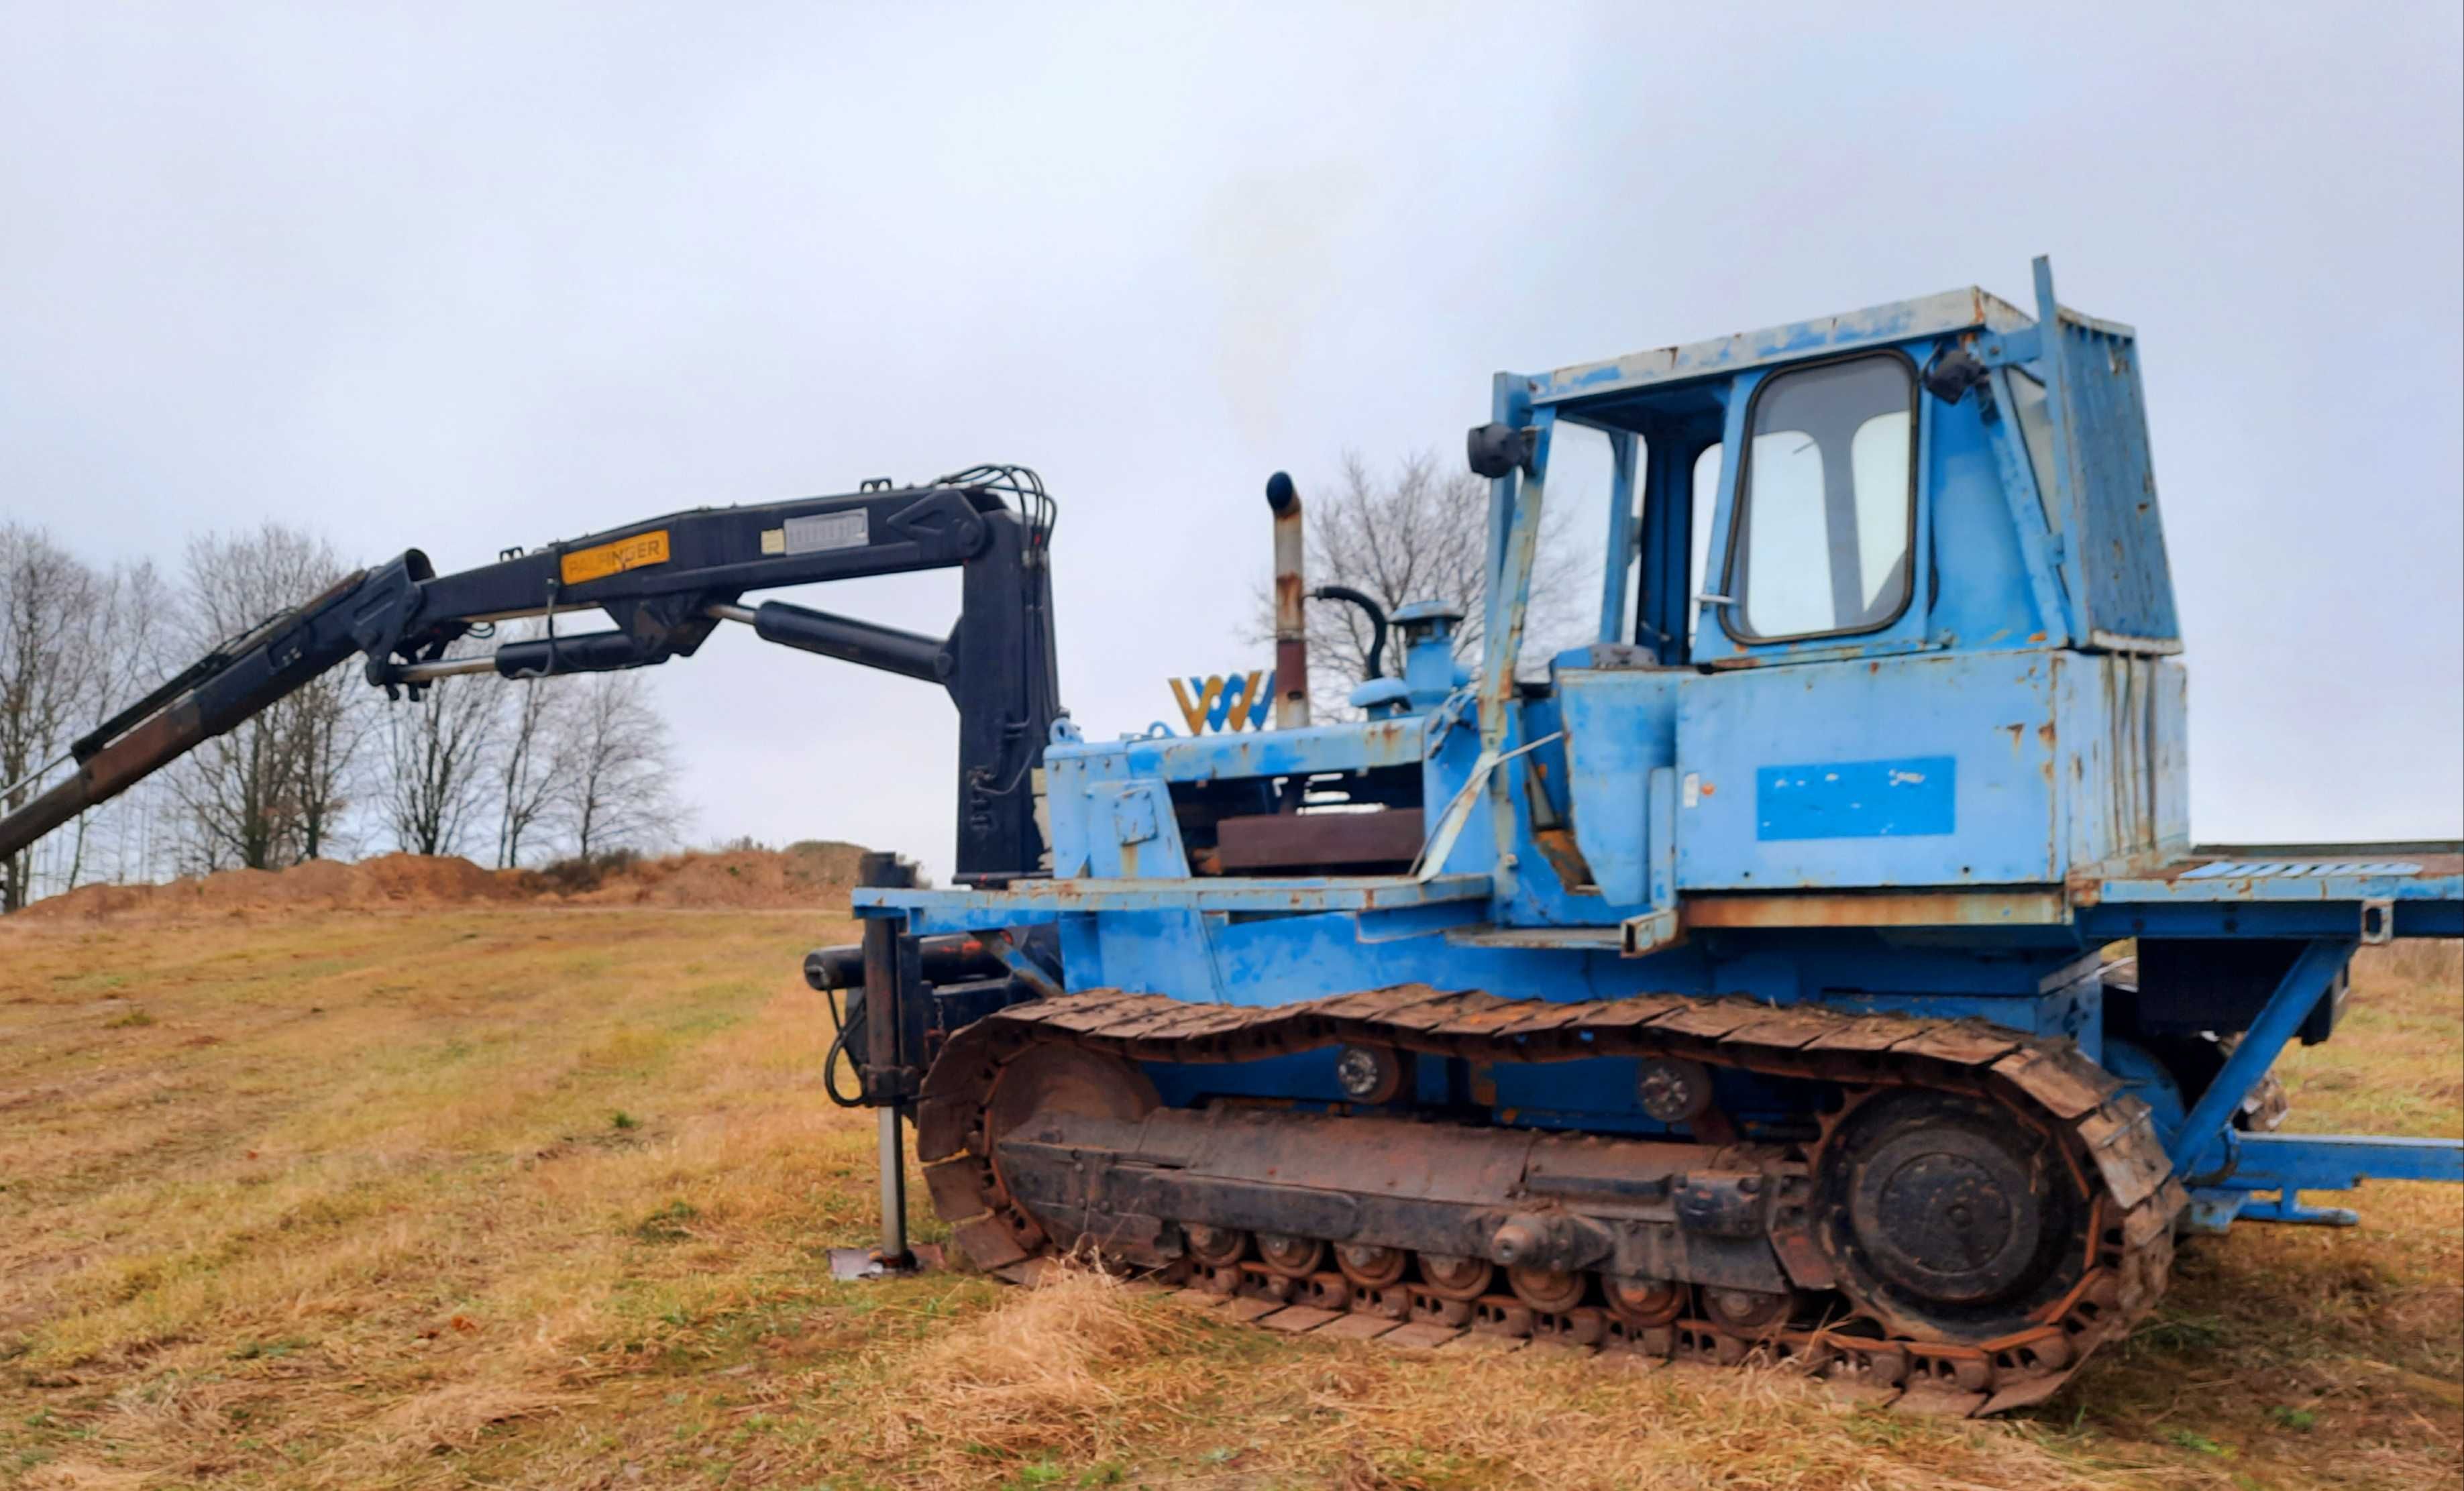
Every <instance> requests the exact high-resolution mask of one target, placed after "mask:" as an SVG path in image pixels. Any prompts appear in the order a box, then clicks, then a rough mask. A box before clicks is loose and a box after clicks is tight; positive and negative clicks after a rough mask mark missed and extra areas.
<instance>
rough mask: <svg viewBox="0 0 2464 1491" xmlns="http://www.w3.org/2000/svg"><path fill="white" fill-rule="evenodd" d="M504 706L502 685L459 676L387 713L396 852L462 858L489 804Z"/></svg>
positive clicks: (387, 801)
mask: <svg viewBox="0 0 2464 1491" xmlns="http://www.w3.org/2000/svg"><path fill="white" fill-rule="evenodd" d="M448 655H449V656H451V655H452V653H451V652H449V653H448ZM502 703H503V700H502V699H501V698H500V697H499V695H498V694H497V692H496V680H495V679H494V678H490V677H484V676H456V677H451V678H440V679H437V680H436V681H434V682H433V683H430V684H429V685H428V686H427V687H426V688H425V689H422V690H420V691H418V697H417V698H415V699H411V700H408V701H405V702H399V703H394V704H391V705H388V706H386V707H385V794H384V799H383V802H382V806H381V811H382V812H383V813H384V815H385V826H386V827H388V828H390V829H391V830H392V831H393V841H394V844H395V845H396V846H397V847H400V848H403V849H407V850H409V851H410V852H411V853H413V854H456V853H459V852H461V848H462V841H463V834H464V831H465V830H466V829H467V828H468V827H469V825H470V822H471V818H472V815H473V814H474V813H476V812H478V811H480V810H481V808H482V807H483V805H484V803H485V802H486V800H487V797H488V787H489V784H490V782H491V780H492V778H493V777H494V774H495V764H496V763H495V757H496V754H497V737H498V736H499V735H500V734H501V733H502V728H503V719H504V715H503V711H502V709H501V708H500V706H501V705H502Z"/></svg>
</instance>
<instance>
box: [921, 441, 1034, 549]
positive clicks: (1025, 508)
mask: <svg viewBox="0 0 2464 1491" xmlns="http://www.w3.org/2000/svg"><path fill="white" fill-rule="evenodd" d="M932 484H933V485H934V486H935V487H980V488H982V489H983V490H985V491H986V492H998V493H1002V494H1004V495H1006V496H1010V497H1015V498H1016V499H1018V505H1019V511H1020V513H1021V514H1022V515H1023V516H1024V517H1025V518H1026V527H1027V547H1029V548H1030V549H1038V550H1042V549H1049V548H1050V547H1051V546H1052V530H1053V528H1054V527H1055V526H1056V525H1057V524H1058V523H1059V522H1060V519H1061V504H1060V503H1059V502H1058V501H1056V500H1054V498H1053V495H1052V493H1050V492H1049V491H1048V490H1046V489H1045V485H1044V478H1043V477H1042V476H1040V475H1037V474H1036V472H1035V469H1034V468H1032V467H1027V466H1012V465H1010V464H1009V463H1007V462H1005V461H994V462H988V463H986V464H985V465H982V466H970V467H968V468H967V469H966V470H965V471H952V472H951V473H950V474H949V475H947V476H939V477H935V479H934V481H933V483H932Z"/></svg>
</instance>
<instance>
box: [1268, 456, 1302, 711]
mask: <svg viewBox="0 0 2464 1491" xmlns="http://www.w3.org/2000/svg"><path fill="white" fill-rule="evenodd" d="M1266 506H1268V507H1270V508H1272V509H1274V510H1275V728H1276V729H1277V730H1292V729H1296V728H1298V727H1300V726H1303V725H1306V724H1308V723H1309V613H1308V610H1307V609H1306V607H1307V606H1308V604H1309V582H1308V581H1307V579H1306V577H1305V576H1304V575H1303V574H1302V568H1303V564H1302V560H1303V555H1304V550H1303V539H1302V536H1301V494H1300V491H1299V489H1298V488H1296V487H1294V486H1293V485H1292V479H1291V477H1290V476H1288V475H1287V474H1285V473H1284V472H1282V471H1277V472H1276V473H1275V474H1274V475H1272V476H1270V477H1268V478H1266Z"/></svg>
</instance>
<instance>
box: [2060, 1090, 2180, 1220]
mask: <svg viewBox="0 0 2464 1491" xmlns="http://www.w3.org/2000/svg"><path fill="white" fill-rule="evenodd" d="M2079 1135H2080V1137H2081V1138H2083V1139H2085V1140H2086V1141H2087V1145H2088V1153H2089V1155H2090V1156H2091V1157H2092V1158H2093V1159H2094V1160H2095V1161H2096V1168H2097V1172H2098V1173H2100V1174H2101V1175H2102V1176H2103V1177H2104V1183H2105V1185H2106V1186H2107V1187H2108V1188H2109V1189H2110V1190H2111V1191H2112V1192H2113V1198H2114V1200H2115V1201H2117V1202H2118V1203H2120V1204H2121V1205H2122V1206H2123V1207H2125V1208H2127V1207H2133V1206H2137V1205H2138V1204H2139V1203H2140V1202H2142V1201H2145V1200H2146V1199H2147V1198H2148V1197H2149V1196H2151V1195H2155V1194H2156V1190H2157V1187H2158V1186H2160V1185H2161V1184H2162V1183H2163V1181H2164V1178H2165V1175H2166V1173H2167V1166H2166V1165H2165V1162H2164V1150H2163V1149H2162V1148H2161V1147H2160V1146H2159V1145H2158V1144H2157V1142H2156V1130H2155V1126H2154V1124H2153V1123H2151V1122H2150V1121H2149V1119H2148V1116H2147V1109H2146V1107H2145V1106H2144V1105H2143V1106H2140V1107H2139V1111H2138V1112H2137V1113H2136V1114H2134V1115H2132V1116H2131V1117H2130V1118H2129V1119H2127V1120H2124V1119H2121V1118H2117V1117H2116V1116H2114V1114H2113V1112H2112V1111H2110V1110H2107V1111H2103V1112H2098V1113H2091V1114H2089V1115H2088V1116H2087V1117H2086V1118H2085V1119H2083V1120H2082V1121H2081V1122H2080V1124H2079Z"/></svg>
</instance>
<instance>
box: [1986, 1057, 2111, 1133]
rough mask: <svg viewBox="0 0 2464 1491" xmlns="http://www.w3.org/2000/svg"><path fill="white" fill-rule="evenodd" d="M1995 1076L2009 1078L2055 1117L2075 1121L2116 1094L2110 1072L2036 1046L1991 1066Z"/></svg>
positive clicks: (2085, 1060) (2080, 1058) (2078, 1058)
mask: <svg viewBox="0 0 2464 1491" xmlns="http://www.w3.org/2000/svg"><path fill="white" fill-rule="evenodd" d="M1993 1070H1994V1072H1995V1074H1996V1075H1998V1076H2002V1077H2006V1078H2008V1079H2010V1081H2011V1082H2012V1084H2013V1085H2015V1086H2016V1087H2018V1089H2019V1090H2020V1091H2022V1092H2024V1093H2026V1094H2028V1096H2030V1097H2032V1098H2035V1100H2036V1101H2037V1102H2039V1103H2041V1104H2043V1105H2044V1106H2045V1107H2046V1109H2047V1110H2048V1111H2050V1112H2051V1113H2052V1114H2053V1115H2054V1116H2055V1117H2057V1118H2064V1119H2068V1118H2077V1117H2079V1115H2081V1114H2083V1113H2087V1112H2092V1111H2093V1110H2095V1108H2096V1107H2097V1106H2098V1105H2100V1104H2101V1103H2102V1102H2103V1101H2104V1100H2105V1099H2106V1098H2108V1097H2111V1096H2112V1095H2113V1094H2114V1093H2115V1092H2117V1091H2119V1090H2120V1089H2121V1087H2122V1084H2121V1082H2120V1081H2118V1080H2117V1079H2116V1078H2115V1077H2114V1076H2113V1074H2112V1073H2110V1072H2107V1071H2106V1070H2104V1068H2102V1067H2101V1066H2098V1065H2097V1064H2096V1063H2092V1062H2090V1061H2089V1060H2088V1059H2087V1058H2085V1057H2083V1056H2080V1055H2079V1054H2078V1053H2077V1052H2076V1051H2072V1050H2069V1049H2067V1048H2065V1047H2061V1046H2049V1045H2040V1046H2033V1047H2029V1048H2027V1049H2024V1050H2019V1051H2013V1052H2012V1053H2011V1054H2010V1055H2009V1056H2006V1057H2004V1058H2002V1059H2001V1060H2000V1061H1998V1062H1996V1063H1993Z"/></svg>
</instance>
